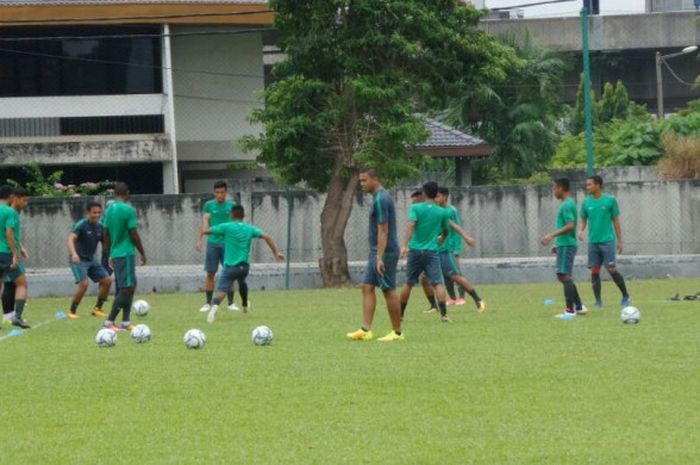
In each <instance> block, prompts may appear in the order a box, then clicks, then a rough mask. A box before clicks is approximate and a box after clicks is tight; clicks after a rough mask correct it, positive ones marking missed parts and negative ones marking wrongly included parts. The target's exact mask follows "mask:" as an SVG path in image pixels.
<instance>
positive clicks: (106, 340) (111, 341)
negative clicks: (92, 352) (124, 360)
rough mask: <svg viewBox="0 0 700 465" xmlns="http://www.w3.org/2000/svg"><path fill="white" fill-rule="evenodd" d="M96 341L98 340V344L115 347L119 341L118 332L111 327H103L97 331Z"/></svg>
mask: <svg viewBox="0 0 700 465" xmlns="http://www.w3.org/2000/svg"><path fill="white" fill-rule="evenodd" d="M95 342H97V345H98V346H100V347H114V345H115V344H116V343H117V333H115V332H114V331H112V330H111V329H107V328H102V329H100V330H99V331H97V336H95Z"/></svg>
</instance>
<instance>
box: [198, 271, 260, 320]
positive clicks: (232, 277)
mask: <svg viewBox="0 0 700 465" xmlns="http://www.w3.org/2000/svg"><path fill="white" fill-rule="evenodd" d="M249 269H250V267H249V265H248V264H247V263H242V264H240V265H236V266H225V267H224V268H223V270H222V271H221V274H220V276H219V281H218V282H217V283H216V295H215V296H214V299H212V301H211V309H210V310H209V313H208V314H207V322H209V323H214V320H215V319H216V312H217V311H218V310H219V304H221V302H222V301H223V300H224V297H226V294H228V291H229V290H230V289H231V286H232V285H233V283H234V281H237V280H239V279H242V278H243V279H244V278H245V277H246V276H248V271H249Z"/></svg>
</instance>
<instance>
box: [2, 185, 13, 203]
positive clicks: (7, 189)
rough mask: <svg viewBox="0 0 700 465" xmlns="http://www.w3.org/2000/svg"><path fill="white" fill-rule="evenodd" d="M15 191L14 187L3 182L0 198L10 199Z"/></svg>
mask: <svg viewBox="0 0 700 465" xmlns="http://www.w3.org/2000/svg"><path fill="white" fill-rule="evenodd" d="M14 193H15V188H14V187H12V186H8V185H7V184H3V185H2V186H0V199H3V200H5V199H9V198H10V197H11V196H12V195H13V194H14Z"/></svg>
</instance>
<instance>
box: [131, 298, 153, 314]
mask: <svg viewBox="0 0 700 465" xmlns="http://www.w3.org/2000/svg"><path fill="white" fill-rule="evenodd" d="M150 310H151V304H149V303H148V302H146V301H145V300H137V301H136V302H134V303H133V305H132V306H131V311H132V312H134V314H135V315H136V316H146V315H148V312H149V311H150Z"/></svg>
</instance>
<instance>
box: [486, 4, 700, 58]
mask: <svg viewBox="0 0 700 465" xmlns="http://www.w3.org/2000/svg"><path fill="white" fill-rule="evenodd" d="M480 27H481V28H483V29H484V30H486V31H487V32H488V33H489V34H491V35H511V34H512V35H515V36H516V37H523V36H524V34H525V32H526V31H529V33H530V34H531V36H532V38H534V39H535V40H537V41H538V42H540V43H542V44H543V45H546V46H547V47H550V48H553V49H555V50H560V51H580V50H581V19H580V18H578V17H568V18H561V17H560V18H539V19H513V20H486V21H482V22H481V25H480ZM590 33H591V35H590V47H591V50H593V51H613V50H638V49H652V50H656V49H666V48H678V49H681V48H683V47H686V46H688V45H693V44H697V43H699V42H700V23H698V21H697V20H696V14H695V13H694V12H692V11H681V12H672V13H671V12H666V13H654V14H638V15H619V16H615V15H611V16H592V17H591V19H590Z"/></svg>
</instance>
